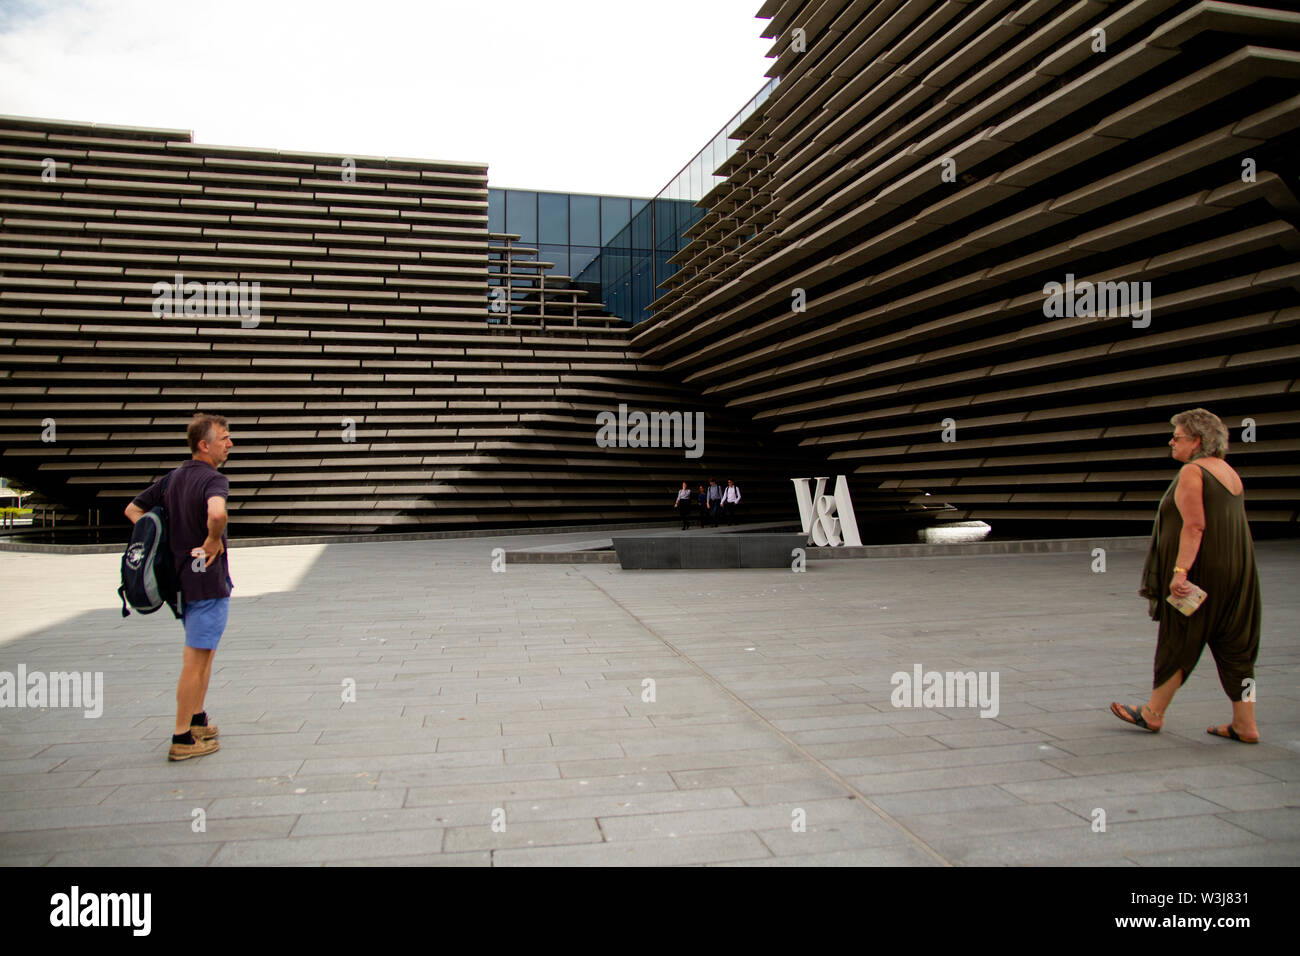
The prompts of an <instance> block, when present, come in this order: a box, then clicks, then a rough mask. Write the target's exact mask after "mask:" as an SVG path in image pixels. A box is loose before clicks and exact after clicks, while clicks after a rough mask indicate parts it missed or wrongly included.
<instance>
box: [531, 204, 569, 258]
mask: <svg viewBox="0 0 1300 956" xmlns="http://www.w3.org/2000/svg"><path fill="white" fill-rule="evenodd" d="M537 241H538V242H552V243H561V244H563V245H566V246H567V245H568V244H569V197H568V196H566V195H564V194H562V193H538V194H537Z"/></svg>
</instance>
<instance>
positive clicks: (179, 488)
mask: <svg viewBox="0 0 1300 956" xmlns="http://www.w3.org/2000/svg"><path fill="white" fill-rule="evenodd" d="M161 487H162V480H161V479H159V480H158V481H155V482H154V483H153V484H152V485H150V486H149V487H148V488H146V489H145V490H144V491H143V492H142V493H141V494H140V495H139V496H137V497H136V499H135V500H134V501H133V502H131V503H132V504H133V505H135V506H136V507H137V508H140V509H141V510H143V511H149V510H150V509H152V508H156V507H157V506H158V504H159V500H160V489H161ZM214 495H220V496H221V497H222V498H228V497H230V481H229V480H228V479H227V478H226V476H225V475H223V474H222V473H221V472H219V471H217V469H215V468H213V467H212V466H211V465H209V464H208V463H207V462H205V461H197V460H195V459H190V460H189V461H187V462H185V463H184V464H182V465H181V466H180V467H179V468H177V469H176V470H175V471H173V472H172V473H171V477H170V478H168V480H167V500H166V501H165V502H163V504H164V506H165V507H166V509H167V533H168V537H169V540H170V543H171V551H172V559H173V561H174V562H175V566H176V569H177V571H178V572H179V573H180V582H181V595H182V596H183V597H184V598H185V601H186V602H187V603H188V602H190V601H207V600H210V599H211V598H223V597H230V588H231V581H230V565H229V563H228V562H227V560H226V557H227V555H229V554H230V550H229V549H230V544H229V542H227V540H226V534H225V532H224V531H223V532H222V533H221V544H222V546H223V547H224V548H225V549H226V550H224V551H222V552H221V553H220V554H219V555H217V557H216V558H215V559H214V560H213V562H212V563H211V564H210V565H208V566H207V568H205V569H204V570H202V571H195V570H194V567H193V564H194V559H193V558H192V557H190V552H191V551H192V550H194V549H195V548H197V547H199V546H200V545H201V544H203V542H204V541H206V540H207V538H208V499H209V498H211V497H213V496H214ZM205 560H206V559H205ZM201 566H202V565H200V567H201Z"/></svg>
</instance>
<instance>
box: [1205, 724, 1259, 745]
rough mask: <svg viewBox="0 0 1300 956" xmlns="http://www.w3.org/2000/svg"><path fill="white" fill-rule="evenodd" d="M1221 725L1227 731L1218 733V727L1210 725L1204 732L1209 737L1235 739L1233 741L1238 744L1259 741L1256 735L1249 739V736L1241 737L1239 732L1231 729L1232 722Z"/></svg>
mask: <svg viewBox="0 0 1300 956" xmlns="http://www.w3.org/2000/svg"><path fill="white" fill-rule="evenodd" d="M1223 727H1224V728H1226V729H1227V731H1228V732H1227V733H1226V734H1221V733H1219V730H1220V728H1219V727H1210V728H1208V729H1207V730H1206V731H1205V732H1206V733H1207V734H1209V735H1210V736H1211V737H1226V738H1227V739H1229V740H1235V741H1237V743H1239V744H1257V743H1259V738H1258V737H1255V738H1253V739H1251V738H1247V737H1242V736H1241V735H1240V734H1238V733H1237V732H1236V731H1235V730H1233V729H1232V724H1224V725H1223Z"/></svg>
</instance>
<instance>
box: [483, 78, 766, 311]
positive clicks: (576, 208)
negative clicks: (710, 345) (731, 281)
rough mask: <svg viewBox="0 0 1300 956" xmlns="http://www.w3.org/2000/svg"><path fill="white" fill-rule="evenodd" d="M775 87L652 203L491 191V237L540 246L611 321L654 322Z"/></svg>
mask: <svg viewBox="0 0 1300 956" xmlns="http://www.w3.org/2000/svg"><path fill="white" fill-rule="evenodd" d="M776 84H777V80H776V79H772V80H770V81H768V82H767V83H766V84H765V85H764V86H763V88H762V89H761V90H759V91H758V93H756V94H755V95H754V97H753V98H752V99H751V100H750V101H749V102H748V103H746V104H745V105H744V106H743V107H742V108H741V109H740V111H739V112H738V113H736V115H735V116H733V117H732V118H731V120H730V121H728V123H727V124H726V125H725V126H724V127H723V128H722V129H720V130H719V131H718V133H717V135H716V136H714V137H713V139H711V140H710V141H709V143H708V145H706V146H705V147H704V148H703V149H702V150H700V151H699V152H698V153H697V154H696V155H695V156H694V158H692V159H691V161H690V162H689V163H687V164H686V165H685V166H683V167H682V169H681V171H680V172H678V174H677V175H676V176H674V177H673V179H672V181H671V182H669V183H668V185H667V186H665V187H664V188H663V189H661V190H660V191H659V194H658V195H657V196H655V197H654V199H633V198H629V197H627V196H588V195H580V194H576V193H543V192H534V191H531V190H524V189H489V190H488V231H489V232H504V233H515V234H517V235H519V236H520V238H521V242H522V243H523V244H525V245H529V246H532V245H536V246H537V251H538V257H539V258H540V259H541V260H543V261H545V262H553V263H554V264H555V269H554V274H555V275H562V276H569V277H570V278H572V279H573V280H574V282H575V283H577V284H578V285H580V286H582V287H583V288H585V289H587V290H588V291H589V292H590V294H591V295H592V297H593V298H597V299H599V300H600V301H601V302H603V303H604V305H605V308H606V309H608V310H609V312H610V313H611V314H613V315H617V316H620V317H621V318H623V319H626V320H627V321H629V322H632V323H634V324H635V323H637V322H642V321H644V320H645V319H648V318H650V315H651V312H650V303H651V302H653V301H654V300H655V299H656V298H657V297H658V296H659V291H658V290H659V286H660V285H661V284H662V283H663V282H664V280H665V279H667V278H668V277H669V276H671V275H672V274H673V273H674V272H676V271H677V269H678V266H677V265H675V264H673V263H670V262H669V261H668V260H669V259H671V258H672V257H673V256H675V255H676V254H677V253H678V252H679V251H680V250H681V249H682V248H683V247H684V246H685V245H686V242H687V240H686V239H685V232H686V230H687V229H689V228H690V227H691V226H693V225H694V224H695V223H696V222H698V221H699V220H700V218H701V217H702V216H704V214H705V213H706V212H707V211H708V210H707V209H706V208H705V207H702V206H700V205H698V203H699V202H700V200H702V199H703V198H704V197H705V196H706V195H707V194H708V193H709V191H710V190H712V189H713V187H714V186H716V185H718V184H719V183H721V182H723V181H724V180H725V177H723V176H716V175H714V170H716V169H717V168H718V167H719V166H721V165H722V164H723V163H725V162H726V161H727V160H728V159H729V158H730V157H731V155H732V154H733V153H734V152H735V151H736V148H737V146H738V145H739V142H738V141H737V140H734V139H732V138H731V135H732V134H733V133H734V132H735V131H736V129H737V128H738V127H739V126H740V124H741V123H743V122H744V121H745V120H746V119H747V118H748V117H749V115H750V114H751V113H753V112H754V110H755V109H757V108H758V107H759V106H760V105H761V104H762V103H763V101H764V100H766V99H767V97H768V96H769V95H770V94H771V92H772V90H773V89H775V88H776Z"/></svg>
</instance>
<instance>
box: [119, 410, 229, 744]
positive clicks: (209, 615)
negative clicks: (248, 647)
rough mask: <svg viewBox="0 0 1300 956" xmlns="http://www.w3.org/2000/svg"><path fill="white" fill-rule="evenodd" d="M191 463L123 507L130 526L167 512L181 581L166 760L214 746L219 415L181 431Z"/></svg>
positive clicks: (222, 518)
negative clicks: (211, 696)
mask: <svg viewBox="0 0 1300 956" xmlns="http://www.w3.org/2000/svg"><path fill="white" fill-rule="evenodd" d="M186 438H187V439H188V440H189V445H190V451H191V452H192V453H193V454H192V457H191V458H190V460H189V461H187V462H183V463H182V464H181V466H180V467H179V468H177V469H176V470H175V471H173V472H171V474H170V476H169V478H168V482H167V490H166V493H165V494H164V493H163V491H162V480H161V479H160V480H159V481H156V482H154V483H153V484H152V485H150V486H149V487H148V488H147V489H145V490H144V491H143V492H142V493H141V494H140V495H138V496H137V497H136V499H135V500H134V501H132V502H131V503H130V504H129V505H127V506H126V516H127V517H128V518H130V519H131V523H132V524H134V523H135V522H137V521H139V520H140V518H141V517H143V516H144V515H145V514H146V513H147V512H148V511H149V510H150V509H152V508H155V507H157V506H158V505H159V504H162V505H163V506H164V507H165V508H166V510H167V529H168V541H169V544H170V545H171V552H172V560H173V562H174V564H175V567H176V571H177V578H178V580H179V581H180V592H181V615H182V622H183V623H184V625H185V650H184V656H183V657H182V659H181V676H180V680H179V681H178V682H177V684H176V725H175V727H174V728H173V730H174V733H173V735H172V745H171V749H170V750H169V751H168V752H167V759H168V760H188V759H189V758H190V757H202V756H203V755H205V754H210V753H212V752H213V751H215V750H218V749H219V748H220V744H218V743H217V740H216V738H217V728H216V727H215V726H211V725H210V724H209V723H208V715H207V712H206V711H205V710H204V709H203V702H204V698H206V697H207V693H208V680H209V679H210V678H211V677H212V659H213V657H215V656H216V653H217V643H218V642H219V641H220V640H221V635H222V632H224V631H225V629H226V619H227V616H228V615H229V613H230V589H231V587H232V584H231V581H230V569H229V563H228V561H227V558H226V547H227V541H226V498H227V497H228V496H229V494H230V482H229V480H228V479H227V478H226V477H225V475H222V474H221V473H220V472H219V471H217V469H218V468H220V467H221V466H222V465H223V464H225V461H226V458H227V457H229V455H230V449H231V448H232V447H234V442H232V441H231V440H230V431H229V429H228V428H227V427H226V420H225V419H224V418H222V417H221V416H220V415H195V416H194V420H193V421H191V422H190V424H189V428H188V429H187V430H186Z"/></svg>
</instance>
